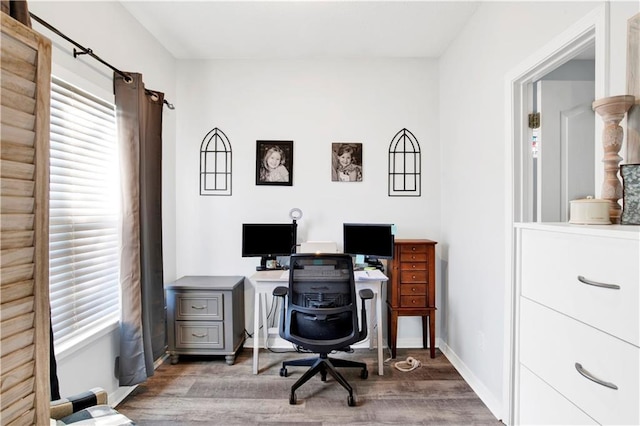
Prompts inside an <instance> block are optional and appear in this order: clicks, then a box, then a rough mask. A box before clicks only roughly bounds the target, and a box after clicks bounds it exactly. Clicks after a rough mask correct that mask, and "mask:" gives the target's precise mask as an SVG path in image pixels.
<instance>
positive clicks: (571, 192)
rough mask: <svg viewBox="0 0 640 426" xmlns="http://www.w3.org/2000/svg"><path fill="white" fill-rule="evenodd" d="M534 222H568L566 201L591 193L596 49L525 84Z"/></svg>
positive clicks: (593, 183) (529, 196)
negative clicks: (530, 93)
mask: <svg viewBox="0 0 640 426" xmlns="http://www.w3.org/2000/svg"><path fill="white" fill-rule="evenodd" d="M529 85H530V86H531V87H530V88H529V89H528V90H530V91H532V96H531V98H530V103H531V105H530V106H529V108H530V109H529V111H531V112H532V115H531V117H532V119H531V120H530V123H529V128H528V129H527V138H528V140H529V141H530V149H529V150H528V151H527V152H523V154H524V155H526V157H527V158H526V161H527V162H530V169H531V174H532V176H531V179H528V181H529V182H530V183H531V187H528V188H525V190H526V191H528V192H530V193H531V194H530V195H528V198H530V199H531V200H532V204H531V206H530V209H531V211H530V212H529V214H530V217H531V221H532V222H567V221H568V220H569V202H570V201H571V200H575V199H579V198H586V197H587V196H590V195H591V196H592V195H594V193H595V170H594V167H593V166H594V164H595V158H596V155H595V153H596V147H595V113H594V112H593V109H592V107H591V104H592V103H593V101H594V100H595V49H594V47H593V46H590V47H587V48H586V50H584V51H583V52H582V53H580V54H579V55H578V57H576V58H574V59H571V60H570V61H568V62H567V63H565V64H563V65H561V66H559V67H558V68H556V69H555V70H553V71H551V72H549V73H548V74H546V75H544V76H543V77H542V78H540V79H539V80H537V81H535V82H533V83H529Z"/></svg>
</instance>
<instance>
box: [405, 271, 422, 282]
mask: <svg viewBox="0 0 640 426" xmlns="http://www.w3.org/2000/svg"><path fill="white" fill-rule="evenodd" d="M400 282H401V283H403V284H405V283H427V282H428V279H427V271H402V272H400Z"/></svg>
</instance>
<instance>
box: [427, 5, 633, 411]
mask: <svg viewBox="0 0 640 426" xmlns="http://www.w3.org/2000/svg"><path fill="white" fill-rule="evenodd" d="M599 6H601V4H600V3H596V2H569V3H557V2H514V3H503V2H492V3H483V4H482V5H481V7H480V8H479V9H478V10H477V12H476V14H475V15H474V16H473V17H472V19H471V20H470V21H469V23H468V25H467V27H465V29H464V31H463V32H462V33H461V34H460V35H459V37H458V38H457V39H456V40H455V42H454V43H453V44H452V45H451V46H450V48H449V49H448V50H447V52H446V53H445V54H444V55H443V57H442V58H441V61H440V68H439V70H440V72H439V75H440V104H439V105H440V111H441V113H440V117H441V121H440V129H441V134H442V135H443V136H442V146H441V151H442V171H443V173H442V178H441V183H442V189H441V193H442V204H441V206H442V229H441V239H442V241H443V244H441V256H442V261H443V268H442V269H443V272H444V274H443V275H444V276H443V277H442V283H443V284H442V285H443V289H442V292H443V295H442V297H443V298H444V303H443V306H442V309H443V312H442V316H443V321H442V325H441V326H442V339H443V340H444V341H445V342H446V346H445V347H444V349H445V351H446V353H447V355H448V356H449V358H450V359H451V360H452V362H454V364H455V365H456V367H457V368H458V369H459V370H460V371H461V372H462V373H463V375H464V376H465V379H467V381H468V382H469V383H470V384H471V385H472V387H473V388H474V390H475V391H476V392H477V393H478V394H479V395H480V396H481V398H482V399H483V400H484V402H485V403H486V404H487V405H488V406H489V408H490V409H491V410H492V411H493V413H494V414H495V415H496V416H497V417H498V418H505V419H506V417H505V416H506V415H507V414H508V413H507V407H504V406H503V404H502V401H503V397H504V395H503V393H504V392H508V389H505V388H504V387H503V364H504V363H507V362H508V360H507V359H504V357H503V350H504V345H505V338H504V334H503V327H504V324H505V321H509V318H508V317H507V315H508V313H507V312H506V311H505V307H504V306H505V284H508V283H509V282H510V277H507V276H505V270H506V269H505V265H504V262H505V256H506V252H507V247H505V241H507V240H506V237H507V236H506V235H505V223H507V222H508V221H510V220H511V219H510V217H507V216H505V203H506V201H507V200H508V198H507V197H508V194H506V193H505V184H504V179H505V170H506V167H507V165H508V164H509V162H510V161H511V160H510V158H507V156H506V155H505V150H504V143H505V141H504V129H505V123H504V119H505V116H506V115H505V114H506V112H505V102H504V99H505V93H504V90H505V74H506V73H508V72H509V71H510V70H511V69H513V68H514V67H516V66H517V65H519V64H520V63H521V62H522V61H523V60H525V59H526V58H527V57H529V56H531V55H533V54H534V53H535V52H536V50H537V49H540V48H541V47H542V46H544V45H545V44H546V43H548V42H549V41H550V40H552V39H553V38H554V37H556V36H558V35H559V34H561V33H562V32H563V30H565V29H566V28H568V27H569V26H570V25H572V24H573V23H574V22H576V21H578V20H579V19H580V18H582V17H583V16H585V15H586V14H587V13H588V12H589V11H591V10H592V9H594V8H596V7H599ZM610 6H611V14H610V17H611V21H610V27H611V44H610V46H609V48H610V53H611V64H610V65H611V66H610V73H611V87H610V94H612V95H613V94H621V93H620V90H622V89H621V88H622V87H624V86H623V85H622V86H621V85H620V81H621V80H623V79H624V76H625V75H626V74H625V73H624V63H625V60H624V55H625V53H624V52H625V51H626V44H625V42H624V36H623V35H622V33H621V32H623V31H624V32H626V20H627V19H628V18H629V17H630V16H632V15H633V14H635V13H637V11H638V7H639V6H638V3H637V2H624V3H623V2H612V3H611V5H610ZM614 41H615V43H614ZM614 92H617V93H614ZM461 123H464V125H461ZM541 344H544V342H541ZM551 349H552V348H550V350H551Z"/></svg>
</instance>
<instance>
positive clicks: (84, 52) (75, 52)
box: [29, 12, 175, 109]
mask: <svg viewBox="0 0 640 426" xmlns="http://www.w3.org/2000/svg"><path fill="white" fill-rule="evenodd" d="M29 15H30V16H31V17H32V18H33V19H35V20H36V21H38V22H39V23H40V24H42V25H44V26H45V27H46V28H47V29H48V30H50V31H52V32H54V33H56V34H57V35H59V36H60V37H62V38H63V39H65V40H67V41H68V42H69V43H71V44H73V45H74V46H76V47H77V48H78V49H80V50H76V49H75V48H74V49H73V57H74V58H77V57H78V56H80V55H89V56H91V57H92V58H93V59H95V60H97V61H98V62H100V63H101V64H102V65H105V66H107V67H109V68H111V69H112V70H113V71H114V72H115V73H117V74H118V75H120V76H121V77H122V78H124V81H126V82H127V83H129V82H131V81H133V79H132V78H131V76H130V75H129V74H127V73H125V72H124V71H120V70H119V69H118V68H116V67H114V66H113V65H111V64H110V63H108V62H106V61H105V60H103V59H102V58H101V57H99V56H98V55H96V54H95V53H93V50H91V49H89V48H87V47H84V46H82V45H81V44H80V43H78V42H76V41H75V40H72V39H71V38H69V37H67V36H66V35H65V34H63V33H61V32H60V31H59V30H58V29H57V28H55V27H53V26H52V25H51V24H49V23H48V22H47V21H45V20H43V19H41V18H39V17H38V16H37V15H34V14H33V13H32V12H29ZM145 92H146V93H147V95H154V93H153V92H152V91H151V90H147V89H145ZM163 101H164V104H165V105H167V107H169V109H175V107H174V106H173V104H172V103H170V102H169V101H167V100H166V99H164V100H163Z"/></svg>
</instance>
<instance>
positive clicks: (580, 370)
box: [576, 362, 618, 390]
mask: <svg viewBox="0 0 640 426" xmlns="http://www.w3.org/2000/svg"><path fill="white" fill-rule="evenodd" d="M576 370H578V373H580V374H581V375H582V376H583V377H586V378H587V379H589V380H591V381H592V382H596V383H597V384H599V385H602V386H604V387H607V388H611V389H615V390H618V387H617V386H616V385H614V384H613V383H610V382H605V381H604V380H600V379H598V378H597V377H595V376H594V375H592V374H591V373H589V372H588V371H587V370H585V369H584V367H582V364H580V363H579V362H576Z"/></svg>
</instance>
